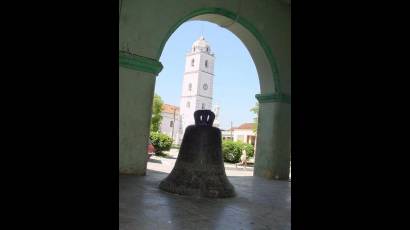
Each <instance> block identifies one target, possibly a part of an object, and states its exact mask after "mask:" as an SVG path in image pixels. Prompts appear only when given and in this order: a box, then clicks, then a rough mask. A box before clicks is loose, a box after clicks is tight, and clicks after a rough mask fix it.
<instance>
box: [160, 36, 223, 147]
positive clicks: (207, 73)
mask: <svg viewBox="0 0 410 230" xmlns="http://www.w3.org/2000/svg"><path fill="white" fill-rule="evenodd" d="M214 63H215V55H214V54H213V53H211V47H210V46H209V44H208V42H207V41H205V39H204V37H203V36H201V37H200V38H199V39H198V40H196V41H195V42H194V43H193V45H192V48H191V50H190V51H189V52H188V53H187V54H186V60H185V72H184V77H183V81H182V93H181V101H180V107H177V106H174V105H168V104H164V106H163V111H162V113H161V115H162V117H163V118H162V122H161V127H160V131H161V132H162V133H165V134H167V135H169V136H170V137H173V140H174V143H175V144H181V142H182V138H183V136H184V132H185V129H186V127H187V126H189V125H193V124H195V119H194V112H195V111H196V110H202V109H207V110H212V111H213V112H214V113H215V120H214V126H215V127H219V106H217V105H212V95H213V78H214Z"/></svg>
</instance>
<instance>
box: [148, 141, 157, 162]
mask: <svg viewBox="0 0 410 230" xmlns="http://www.w3.org/2000/svg"><path fill="white" fill-rule="evenodd" d="M154 154H155V147H154V145H153V144H152V142H151V140H150V139H148V159H149V158H150V157H151V156H152V155H154Z"/></svg>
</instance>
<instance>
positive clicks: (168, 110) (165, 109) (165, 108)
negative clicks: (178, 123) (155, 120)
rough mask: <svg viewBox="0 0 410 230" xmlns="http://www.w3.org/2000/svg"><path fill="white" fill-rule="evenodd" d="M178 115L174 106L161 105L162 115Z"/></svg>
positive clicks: (177, 108)
mask: <svg viewBox="0 0 410 230" xmlns="http://www.w3.org/2000/svg"><path fill="white" fill-rule="evenodd" d="M174 111H175V113H176V114H177V113H179V107H178V106H175V105H169V104H163V105H162V112H164V113H174Z"/></svg>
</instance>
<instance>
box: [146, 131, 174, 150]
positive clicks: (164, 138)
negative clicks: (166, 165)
mask: <svg viewBox="0 0 410 230" xmlns="http://www.w3.org/2000/svg"><path fill="white" fill-rule="evenodd" d="M150 139H151V142H152V145H154V148H155V154H156V155H162V151H169V150H170V149H171V146H172V138H171V137H169V136H168V135H165V134H163V133H158V132H151V133H150Z"/></svg>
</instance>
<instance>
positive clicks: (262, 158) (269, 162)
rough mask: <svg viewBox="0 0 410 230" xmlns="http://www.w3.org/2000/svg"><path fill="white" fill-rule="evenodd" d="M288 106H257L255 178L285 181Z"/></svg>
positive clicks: (288, 144)
mask: <svg viewBox="0 0 410 230" xmlns="http://www.w3.org/2000/svg"><path fill="white" fill-rule="evenodd" d="M290 112H291V109H290V105H289V104H286V103H279V102H269V103H260V104H259V124H263V125H259V127H258V138H257V143H256V146H257V147H256V154H255V171H254V174H255V175H256V176H261V177H265V178H269V179H280V180H287V179H288V178H289V166H290V128H291V127H290V124H291V122H290Z"/></svg>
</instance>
